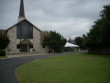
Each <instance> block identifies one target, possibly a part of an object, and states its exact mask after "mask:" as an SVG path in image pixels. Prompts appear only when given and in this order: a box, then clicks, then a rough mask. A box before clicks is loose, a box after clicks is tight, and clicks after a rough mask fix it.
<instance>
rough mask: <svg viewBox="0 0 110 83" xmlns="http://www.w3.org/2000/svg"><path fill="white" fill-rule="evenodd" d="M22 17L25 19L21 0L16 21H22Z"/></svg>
mask: <svg viewBox="0 0 110 83" xmlns="http://www.w3.org/2000/svg"><path fill="white" fill-rule="evenodd" d="M24 19H25V12H24V2H23V0H21V3H20V10H19V17H18V22H20V21H22V20H24Z"/></svg>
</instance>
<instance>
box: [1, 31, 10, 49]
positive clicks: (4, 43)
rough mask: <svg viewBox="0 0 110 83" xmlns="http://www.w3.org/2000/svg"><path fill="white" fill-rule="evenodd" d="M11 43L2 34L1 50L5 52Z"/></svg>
mask: <svg viewBox="0 0 110 83" xmlns="http://www.w3.org/2000/svg"><path fill="white" fill-rule="evenodd" d="M9 42H10V40H9V38H8V37H7V36H6V35H5V34H2V33H0V50H4V49H5V48H6V47H7V45H8V44H9Z"/></svg>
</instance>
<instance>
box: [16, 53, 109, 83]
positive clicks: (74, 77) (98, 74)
mask: <svg viewBox="0 0 110 83" xmlns="http://www.w3.org/2000/svg"><path fill="white" fill-rule="evenodd" d="M16 75H17V78H18V80H19V81H20V83H110V56H106V55H91V54H74V55H66V56H56V57H52V58H47V59H41V60H37V61H33V62H31V63H28V64H24V65H22V66H20V67H18V68H17V69H16Z"/></svg>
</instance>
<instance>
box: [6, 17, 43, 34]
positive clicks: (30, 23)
mask: <svg viewBox="0 0 110 83" xmlns="http://www.w3.org/2000/svg"><path fill="white" fill-rule="evenodd" d="M23 21H27V22H28V23H30V24H31V25H32V26H34V27H35V28H36V29H37V30H39V31H40V32H41V30H40V29H39V28H37V27H36V26H35V25H34V24H32V23H31V22H30V21H28V20H27V19H24V20H22V21H20V22H18V23H16V24H14V25H13V26H11V27H10V28H8V29H7V31H8V30H10V29H11V28H12V27H14V26H16V25H18V24H19V23H21V22H23Z"/></svg>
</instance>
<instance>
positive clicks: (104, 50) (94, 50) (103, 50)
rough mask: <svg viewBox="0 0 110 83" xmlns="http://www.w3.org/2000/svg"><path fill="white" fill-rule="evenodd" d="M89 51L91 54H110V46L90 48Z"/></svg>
mask: <svg viewBox="0 0 110 83" xmlns="http://www.w3.org/2000/svg"><path fill="white" fill-rule="evenodd" d="M88 53H91V54H110V48H89V49H88Z"/></svg>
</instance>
